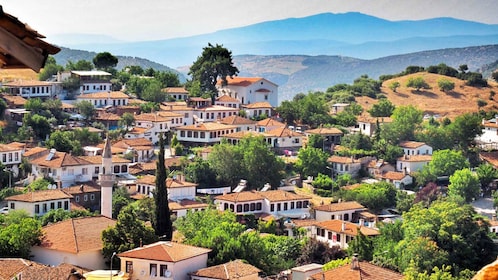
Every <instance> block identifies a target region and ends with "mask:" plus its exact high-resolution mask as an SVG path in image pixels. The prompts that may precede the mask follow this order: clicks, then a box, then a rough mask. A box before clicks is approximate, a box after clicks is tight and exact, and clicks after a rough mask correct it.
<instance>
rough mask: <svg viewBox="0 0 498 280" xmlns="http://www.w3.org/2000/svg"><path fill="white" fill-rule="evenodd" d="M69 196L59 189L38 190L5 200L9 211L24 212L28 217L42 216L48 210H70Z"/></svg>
mask: <svg viewBox="0 0 498 280" xmlns="http://www.w3.org/2000/svg"><path fill="white" fill-rule="evenodd" d="M71 198H72V196H71V195H69V194H66V193H65V192H63V191H62V190H60V189H53V190H40V191H34V192H27V193H23V194H18V195H13V196H9V197H7V198H5V201H6V202H7V205H8V207H9V210H25V211H26V212H28V213H29V215H30V216H32V217H35V216H42V215H44V214H45V213H47V212H48V211H50V210H55V209H64V210H66V211H70V210H71V204H70V203H69V202H70V199H71Z"/></svg>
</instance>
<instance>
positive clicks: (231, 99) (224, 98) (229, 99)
mask: <svg viewBox="0 0 498 280" xmlns="http://www.w3.org/2000/svg"><path fill="white" fill-rule="evenodd" d="M216 101H218V102H235V103H240V101H239V100H238V99H237V98H234V97H231V96H230V95H226V94H224V95H222V96H220V97H218V98H216Z"/></svg>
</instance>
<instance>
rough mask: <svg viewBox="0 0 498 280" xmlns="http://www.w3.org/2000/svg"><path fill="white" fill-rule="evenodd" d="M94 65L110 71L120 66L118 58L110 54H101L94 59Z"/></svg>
mask: <svg viewBox="0 0 498 280" xmlns="http://www.w3.org/2000/svg"><path fill="white" fill-rule="evenodd" d="M93 64H94V65H95V67H96V68H97V69H100V70H109V69H110V68H114V67H116V65H118V58H117V57H115V56H114V55H112V54H111V53H109V52H101V53H98V54H97V55H96V56H95V57H94V58H93Z"/></svg>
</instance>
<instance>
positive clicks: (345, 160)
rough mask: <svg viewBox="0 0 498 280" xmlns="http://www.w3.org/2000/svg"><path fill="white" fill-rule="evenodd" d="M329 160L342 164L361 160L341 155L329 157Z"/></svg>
mask: <svg viewBox="0 0 498 280" xmlns="http://www.w3.org/2000/svg"><path fill="white" fill-rule="evenodd" d="M327 161H328V162H335V163H342V164H346V163H357V162H359V161H357V160H355V159H353V158H350V157H341V156H331V157H329V158H328V159H327Z"/></svg>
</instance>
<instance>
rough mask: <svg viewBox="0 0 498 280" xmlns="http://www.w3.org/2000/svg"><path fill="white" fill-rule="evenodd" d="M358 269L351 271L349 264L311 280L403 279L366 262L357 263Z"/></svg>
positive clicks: (314, 275) (395, 273) (312, 277)
mask: <svg viewBox="0 0 498 280" xmlns="http://www.w3.org/2000/svg"><path fill="white" fill-rule="evenodd" d="M359 267H360V268H359V269H352V268H351V265H350V264H346V265H343V266H340V267H337V268H333V269H330V270H327V271H325V272H319V273H317V274H313V275H311V277H310V278H311V279H312V280H335V279H341V280H402V279H405V277H404V276H403V275H402V274H400V273H398V272H396V271H393V270H390V269H387V268H383V267H380V266H376V265H374V264H371V263H368V262H363V261H362V262H359Z"/></svg>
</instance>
